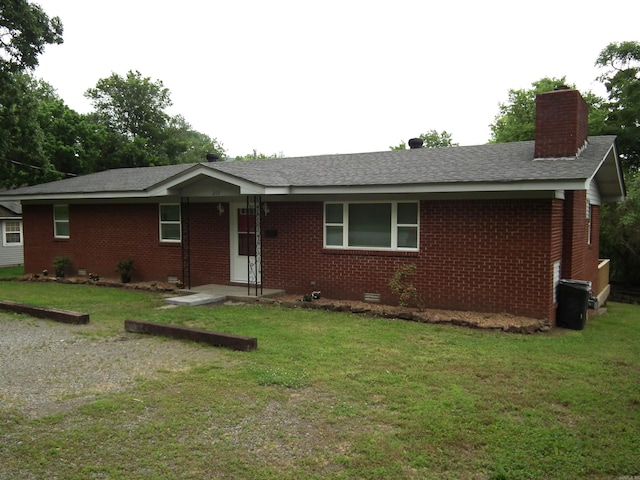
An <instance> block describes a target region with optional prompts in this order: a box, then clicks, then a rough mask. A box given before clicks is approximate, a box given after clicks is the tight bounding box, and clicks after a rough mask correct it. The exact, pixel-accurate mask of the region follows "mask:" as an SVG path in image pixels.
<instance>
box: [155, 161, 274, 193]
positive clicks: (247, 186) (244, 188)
mask: <svg viewBox="0 0 640 480" xmlns="http://www.w3.org/2000/svg"><path fill="white" fill-rule="evenodd" d="M200 176H204V177H209V178H212V179H215V180H220V181H221V182H225V183H228V184H230V185H234V186H236V187H239V188H240V193H241V194H243V195H265V194H267V193H268V192H267V190H271V189H270V188H269V187H265V186H264V185H259V184H256V183H254V182H249V181H247V180H243V179H241V178H238V177H234V176H233V175H229V174H227V173H224V172H220V171H219V170H214V169H211V168H207V167H204V166H202V165H196V166H194V167H193V168H191V169H189V170H186V171H184V172H182V173H180V174H178V175H175V176H174V177H172V178H170V179H167V180H163V181H162V182H160V183H158V184H156V185H154V186H153V187H151V188H149V189H147V195H148V196H150V197H165V196H167V195H173V194H174V192H172V191H171V190H172V189H175V188H177V187H179V186H180V185H182V184H185V183H187V182H189V181H190V180H193V179H195V178H196V177H200ZM280 190H281V189H278V193H279V192H280ZM278 193H274V194H278Z"/></svg>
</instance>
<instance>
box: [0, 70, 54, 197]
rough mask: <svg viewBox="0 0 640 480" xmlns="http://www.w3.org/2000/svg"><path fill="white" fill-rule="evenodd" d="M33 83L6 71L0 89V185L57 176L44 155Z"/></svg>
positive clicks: (27, 78)
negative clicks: (6, 73)
mask: <svg viewBox="0 0 640 480" xmlns="http://www.w3.org/2000/svg"><path fill="white" fill-rule="evenodd" d="M34 89H35V83H34V81H33V79H32V78H31V77H30V76H29V75H27V74H24V73H10V74H8V75H7V76H6V77H5V81H4V85H3V88H2V89H0V186H2V187H7V188H10V187H17V186H21V185H31V184H34V183H40V182H44V181H49V180H56V179H58V178H60V176H59V175H58V173H57V172H56V171H55V168H54V167H53V165H52V164H51V163H50V162H49V160H48V159H47V156H46V154H45V149H44V132H43V131H42V128H41V126H40V122H39V104H38V99H37V97H36V96H35V95H34V93H33V92H34Z"/></svg>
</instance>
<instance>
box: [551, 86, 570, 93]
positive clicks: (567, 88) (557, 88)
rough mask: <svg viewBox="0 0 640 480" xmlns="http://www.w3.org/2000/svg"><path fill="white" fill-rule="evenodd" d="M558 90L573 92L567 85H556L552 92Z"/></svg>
mask: <svg viewBox="0 0 640 480" xmlns="http://www.w3.org/2000/svg"><path fill="white" fill-rule="evenodd" d="M559 90H573V89H572V88H571V87H569V86H567V85H556V86H555V88H554V89H553V91H554V92H557V91H559Z"/></svg>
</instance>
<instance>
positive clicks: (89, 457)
mask: <svg viewBox="0 0 640 480" xmlns="http://www.w3.org/2000/svg"><path fill="white" fill-rule="evenodd" d="M0 292H1V293H0V299H5V300H13V301H18V302H24V303H31V304H35V305H48V306H52V307H58V308H66V309H73V310H78V311H83V312H88V313H90V314H91V325H89V326H87V327H88V328H87V329H86V330H83V331H86V332H89V333H90V334H92V335H96V336H97V337H98V338H100V337H103V336H112V335H116V334H120V333H121V332H122V323H123V321H124V320H125V319H126V318H136V319H141V320H149V321H159V322H167V323H173V324H182V325H187V326H192V327H197V328H206V329H210V330H215V331H223V332H230V333H236V334H239V335H248V336H253V337H257V338H258V349H257V350H256V351H254V352H251V353H246V352H234V351H230V350H226V349H220V350H219V353H220V355H219V357H218V359H217V360H216V361H215V362H212V363H209V364H202V363H200V364H194V365H193V367H192V369H191V370H190V371H188V372H180V373H176V372H164V373H162V377H161V379H160V380H153V381H151V380H144V379H141V380H140V381H138V382H137V383H136V384H135V385H132V386H131V389H130V390H128V391H126V392H123V393H118V394H107V395H104V396H103V397H101V398H99V399H98V400H96V401H94V402H92V403H89V404H86V405H84V406H81V407H78V408H77V409H76V410H72V411H70V412H68V413H64V414H57V415H54V416H49V417H45V418H40V419H29V418H26V417H23V416H21V415H20V414H19V413H17V412H15V411H14V412H11V411H6V410H3V409H2V408H0V478H2V479H4V478H36V479H45V478H64V479H86V478H109V479H174V478H175V479H182V478H192V479H201V478H225V479H226V478H229V479H231V478H233V479H239V478H243V479H245V478H248V479H300V478H305V479H307V478H311V479H353V478H372V479H373V478H375V479H398V478H415V479H422V478H434V479H442V478H445V479H446V478H450V479H474V478H477V479H484V478H490V479H585V478H586V479H591V478H592V479H600V478H611V479H617V478H619V477H624V476H634V475H640V442H639V441H638V432H639V431H640V307H638V306H631V305H625V304H616V303H612V304H610V305H609V313H608V314H607V315H605V316H601V317H598V318H596V319H594V320H592V321H589V322H588V324H587V327H586V329H585V330H583V331H570V330H556V331H553V332H551V333H548V334H536V335H531V336H526V335H516V334H505V333H501V332H495V331H482V330H471V329H466V328H459V327H452V326H438V325H431V324H418V323H412V322H405V321H398V320H393V321H391V320H384V319H374V318H366V317H359V316H355V315H350V314H344V313H333V312H325V311H316V310H301V311H300V310H290V309H284V308H280V307H274V306H240V307H231V306H230V307H219V308H207V307H180V308H175V309H170V310H156V309H154V308H153V307H155V306H159V305H161V304H162V298H161V297H160V296H159V295H156V294H150V293H142V292H135V291H124V290H119V289H111V288H98V287H92V286H85V285H62V284H56V283H30V282H23V283H19V282H2V283H0ZM8 315H9V314H4V313H0V331H1V329H2V322H3V321H9V320H8ZM13 318H14V317H13ZM78 328H79V329H84V328H85V327H84V326H83V327H78ZM159 345H160V348H161V345H162V343H161V342H159ZM201 348H212V347H207V346H202V347H201ZM158 354H161V350H159V351H158ZM0 368H1V367H0ZM0 372H1V370H0ZM0 398H1V397H0ZM0 406H1V405H0Z"/></svg>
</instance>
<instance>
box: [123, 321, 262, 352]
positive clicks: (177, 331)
mask: <svg viewBox="0 0 640 480" xmlns="http://www.w3.org/2000/svg"><path fill="white" fill-rule="evenodd" d="M124 329H125V330H126V331H127V332H132V333H148V334H150V335H160V336H163V337H171V338H178V339H181V340H192V341H194V342H202V343H208V344H209V345H213V346H215V347H227V348H231V349H232V350H242V351H244V352H250V351H251V350H255V349H256V348H258V339H257V338H252V337H242V336H240V335H232V334H230V333H217V332H210V331H207V330H198V329H195V328H188V327H180V326H178V325H168V324H164V323H153V322H145V321H142V320H125V321H124Z"/></svg>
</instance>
